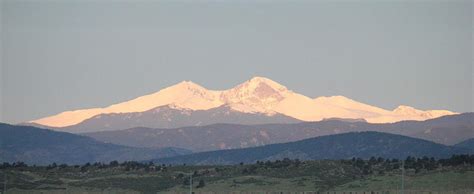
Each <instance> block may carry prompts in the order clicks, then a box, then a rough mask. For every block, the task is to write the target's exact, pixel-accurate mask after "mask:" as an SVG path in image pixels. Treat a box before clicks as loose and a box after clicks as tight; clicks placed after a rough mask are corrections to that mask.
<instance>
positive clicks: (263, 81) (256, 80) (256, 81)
mask: <svg viewBox="0 0 474 194" xmlns="http://www.w3.org/2000/svg"><path fill="white" fill-rule="evenodd" d="M241 85H246V86H248V87H251V88H257V87H259V86H263V85H266V86H268V87H270V88H272V89H274V90H276V91H286V90H288V89H287V88H286V87H285V86H283V85H281V84H279V83H278V82H275V81H273V80H271V79H269V78H266V77H260V76H256V77H253V78H252V79H249V80H248V81H246V82H244V83H243V84H241Z"/></svg>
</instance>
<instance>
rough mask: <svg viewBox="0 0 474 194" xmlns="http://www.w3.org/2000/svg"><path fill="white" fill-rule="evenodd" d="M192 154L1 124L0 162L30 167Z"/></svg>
mask: <svg viewBox="0 0 474 194" xmlns="http://www.w3.org/2000/svg"><path fill="white" fill-rule="evenodd" d="M187 153H190V152H189V151H187V150H184V149H176V148H162V149H150V148H133V147H127V146H121V145H114V144H109V143H101V142H98V141H96V140H94V139H92V138H89V137H85V136H80V135H74V134H70V133H64V132H56V131H51V130H48V129H41V128H36V127H28V126H14V125H8V124H2V123H0V162H15V161H23V162H26V163H30V164H50V163H53V162H56V163H68V164H83V163H87V162H96V161H101V162H108V161H112V160H118V161H125V160H146V159H152V158H156V157H166V156H167V157H169V156H175V155H179V154H187Z"/></svg>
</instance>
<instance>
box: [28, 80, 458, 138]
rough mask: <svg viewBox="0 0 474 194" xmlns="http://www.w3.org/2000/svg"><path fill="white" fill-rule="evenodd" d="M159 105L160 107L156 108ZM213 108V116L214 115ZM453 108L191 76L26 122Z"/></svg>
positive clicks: (99, 125) (379, 119)
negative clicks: (226, 84)
mask: <svg viewBox="0 0 474 194" xmlns="http://www.w3.org/2000/svg"><path fill="white" fill-rule="evenodd" d="M222 109H224V112H222V111H223V110H222ZM164 110H166V111H164ZM216 110H218V111H217V113H216ZM160 111H164V112H162V113H161V114H156V112H160ZM219 111H221V112H219ZM195 112H196V113H195ZM216 114H217V115H218V116H215V115H216ZM452 114H456V113H454V112H451V111H447V110H427V111H422V110H417V109H415V108H413V107H409V106H403V105H402V106H399V107H398V108H396V109H394V110H385V109H382V108H378V107H375V106H371V105H367V104H363V103H360V102H357V101H354V100H351V99H349V98H346V97H344V96H331V97H318V98H314V99H313V98H310V97H306V96H304V95H302V94H298V93H295V92H293V91H291V90H289V89H287V88H286V87H285V86H282V85H280V84H279V83H277V82H274V81H272V80H270V79H268V78H264V77H254V78H252V79H250V80H248V81H246V82H244V83H242V84H240V85H238V86H236V87H234V88H231V89H228V90H223V91H216V90H208V89H206V88H204V87H202V86H199V85H197V84H195V83H193V82H189V81H184V82H181V83H179V84H176V85H174V86H171V87H168V88H165V89H163V90H160V91H158V92H156V93H153V94H150V95H145V96H141V97H138V98H136V99H133V100H130V101H126V102H123V103H118V104H114V105H111V106H108V107H106V108H91V109H83V110H74V111H67V112H63V113H60V114H57V115H53V116H50V117H46V118H41V119H38V120H34V121H31V123H33V124H39V125H43V126H47V127H50V128H55V129H57V130H63V131H72V132H84V131H102V130H116V129H124V128H129V127H163V128H166V127H183V126H189V125H203V124H213V123H229V121H235V122H234V123H240V121H239V120H236V119H238V118H239V117H240V118H249V117H251V116H257V117H258V118H255V119H253V121H251V122H249V123H244V124H264V123H288V122H294V121H320V120H323V119H328V118H345V119H365V120H366V121H368V122H370V123H387V122H396V121H402V120H426V119H432V118H437V117H440V116H444V115H452ZM177 115H179V116H180V117H181V118H180V119H176V120H174V119H175V118H178V116H177ZM186 115H187V116H186ZM196 115H200V116H196ZM205 117H207V118H205ZM266 117H268V118H266ZM198 118H199V119H198ZM125 120H128V121H125ZM190 120H191V121H190ZM245 120H246V121H249V120H252V119H245ZM117 123H120V124H117ZM231 123H232V122H231ZM74 125H77V126H75V127H74ZM116 126H124V127H122V128H120V127H119V128H116ZM86 128H87V129H86Z"/></svg>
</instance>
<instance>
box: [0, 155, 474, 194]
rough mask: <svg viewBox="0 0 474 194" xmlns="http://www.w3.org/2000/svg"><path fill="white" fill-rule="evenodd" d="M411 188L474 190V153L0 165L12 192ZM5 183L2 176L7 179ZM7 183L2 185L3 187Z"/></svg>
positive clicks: (384, 190) (381, 190) (392, 190)
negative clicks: (227, 161) (439, 156)
mask: <svg viewBox="0 0 474 194" xmlns="http://www.w3.org/2000/svg"><path fill="white" fill-rule="evenodd" d="M402 164H404V166H405V176H404V179H405V184H404V188H405V189H406V190H410V191H417V192H421V191H430V192H441V193H447V192H455V193H470V192H473V191H474V155H472V156H469V155H458V156H453V157H451V158H449V159H443V160H435V159H433V158H426V157H425V158H412V157H408V158H407V159H406V160H403V161H399V160H396V159H393V160H388V159H383V158H371V159H369V160H362V159H356V158H354V159H352V160H321V161H299V160H290V159H284V160H277V161H272V162H269V161H266V162H260V161H258V162H257V163H255V164H243V163H242V164H240V165H233V166H189V165H185V164H182V165H175V166H169V165H164V164H160V165H158V164H153V163H138V162H124V163H118V162H115V161H114V162H110V163H108V164H103V163H94V164H89V163H88V164H85V165H75V166H68V165H65V164H63V165H57V164H51V165H49V166H27V165H25V164H24V163H21V162H19V163H13V164H8V163H4V164H3V165H0V176H1V177H0V182H1V183H3V182H4V180H5V177H6V179H7V184H6V187H7V193H35V192H36V193H85V192H86V193H157V192H159V193H180V192H181V193H184V192H188V191H189V185H190V184H189V183H190V176H192V177H193V184H192V187H193V191H195V192H197V193H199V192H202V193H204V192H217V193H228V192H249V193H250V192H258V193H265V192H303V191H313V192H320V193H323V192H328V191H331V193H334V192H338V191H339V193H349V192H351V193H355V192H358V193H363V192H366V193H371V192H374V193H377V192H378V193H396V192H397V191H398V190H399V189H400V187H401V179H402V177H401V174H402V168H401V166H402ZM2 186H3V184H2ZM2 189H3V188H2Z"/></svg>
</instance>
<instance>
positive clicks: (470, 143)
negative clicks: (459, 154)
mask: <svg viewBox="0 0 474 194" xmlns="http://www.w3.org/2000/svg"><path fill="white" fill-rule="evenodd" d="M455 146H456V147H462V148H469V149H471V150H474V138H471V139H468V140H466V141H463V142H460V143H458V144H456V145H455Z"/></svg>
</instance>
